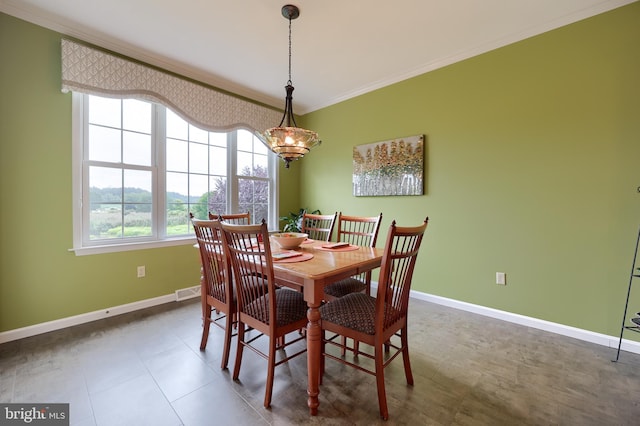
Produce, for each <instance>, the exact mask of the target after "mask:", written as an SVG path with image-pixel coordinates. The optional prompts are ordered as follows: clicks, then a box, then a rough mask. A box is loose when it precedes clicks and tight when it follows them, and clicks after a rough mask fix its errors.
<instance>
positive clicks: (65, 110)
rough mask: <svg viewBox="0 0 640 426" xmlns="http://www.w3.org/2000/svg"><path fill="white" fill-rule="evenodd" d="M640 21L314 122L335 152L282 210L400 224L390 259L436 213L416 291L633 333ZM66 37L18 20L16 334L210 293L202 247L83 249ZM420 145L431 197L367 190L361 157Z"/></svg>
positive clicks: (8, 267) (540, 45) (3, 39)
mask: <svg viewBox="0 0 640 426" xmlns="http://www.w3.org/2000/svg"><path fill="white" fill-rule="evenodd" d="M638 22H640V4H639V3H633V4H631V5H629V6H626V7H623V8H620V9H617V10H614V11H612V12H609V13H605V14H602V15H599V16H597V17H594V18H591V19H588V20H585V21H581V22H578V23H576V24H573V25H570V26H567V27H564V28H561V29H558V30H555V31H551V32H549V33H546V34H543V35H540V36H537V37H534V38H531V39H528V40H525V41H523V42H520V43H516V44H513V45H510V46H507V47H504V48H501V49H498V50H495V51H492V52H489V53H487V54H484V55H480V56H478V57H475V58H472V59H469V60H466V61H463V62H460V63H457V64H454V65H451V66H448V67H445V68H442V69H439V70H436V71H433V72H430V73H427V74H424V75H421V76H418V77H415V78H413V79H410V80H407V81H404V82H401V83H398V84H395V85H392V86H389V87H387V88H384V89H380V90H377V91H375V92H372V93H369V94H366V95H363V96H360V97H358V98H354V99H351V100H348V101H345V102H342V103H340V104H337V105H334V106H332V107H329V108H325V109H323V110H320V111H316V112H313V113H311V114H308V115H307V116H304V117H302V118H301V122H302V123H304V125H305V126H308V127H309V128H313V129H314V130H316V131H318V132H319V133H320V135H321V137H322V139H323V143H322V145H321V146H320V147H318V148H316V149H314V150H313V152H311V153H310V154H309V155H308V156H307V157H305V158H304V159H303V160H301V161H299V162H295V163H293V164H292V165H291V169H289V170H284V169H281V175H280V176H281V186H280V196H281V202H280V209H281V214H286V213H287V212H289V211H296V210H297V209H298V208H299V207H309V208H312V209H316V208H319V209H321V210H322V211H323V212H331V211H337V210H341V211H343V212H345V213H349V214H362V215H369V214H370V215H374V214H377V213H379V212H381V211H382V212H383V214H384V219H383V229H382V232H381V235H380V238H379V246H382V244H383V242H384V238H385V236H386V230H387V228H388V226H389V224H390V223H391V220H393V219H395V220H396V221H397V222H398V223H399V224H400V225H403V224H416V223H418V222H419V221H421V220H422V219H423V218H424V217H425V216H427V215H428V216H429V217H430V225H429V229H428V230H427V236H426V239H425V241H424V245H423V249H422V251H421V253H420V261H419V264H418V267H417V270H416V273H415V277H414V283H413V287H414V289H416V290H418V291H422V292H425V293H430V294H435V295H440V296H444V297H449V298H453V299H457V300H461V301H466V302H470V303H474V304H479V305H483V306H488V307H492V308H496V309H501V310H505V311H509V312H515V313H518V314H522V315H527V316H531V317H535V318H541V319H544V320H548V321H553V322H557V323H561V324H567V325H571V326H575V327H579V328H583V329H587V330H592V331H595V332H602V333H606V334H611V335H616V334H617V333H618V332H619V327H620V319H621V316H622V308H623V303H624V298H625V295H626V286H627V282H628V273H629V268H630V263H631V255H632V251H633V246H634V243H635V237H636V233H637V230H638V225H640V214H639V213H640V194H638V192H637V189H636V188H637V187H638V186H640V172H639V170H638V167H637V160H638V158H640V140H639V139H640V119H639V117H640V102H639V101H638V100H639V99H640V87H639V85H638V76H640V49H638V46H639V45H640V43H639V42H640V26H639V25H637V23H638ZM59 42H60V35H59V34H57V33H55V32H52V31H49V30H45V29H43V28H40V27H37V26H35V25H32V24H29V23H26V22H24V21H21V20H18V19H15V18H13V17H10V16H8V15H4V14H0V64H1V65H0V93H2V96H0V120H1V121H0V187H1V192H0V331H6V330H11V329H15V328H19V327H24V326H28V325H33V324H38V323H41V322H45V321H50V320H55V319H59V318H64V317H68V316H72V315H77V314H81V313H85V312H91V311H94V310H98V309H102V308H107V307H111V306H116V305H122V304H125V303H130V302H134V301H138V300H143V299H148V298H151V297H155V296H160V295H165V294H169V293H172V292H173V291H174V290H175V289H178V288H184V287H188V286H192V285H196V284H197V283H198V275H199V274H198V269H199V266H198V258H197V253H196V252H195V250H194V249H193V248H192V247H191V246H179V247H171V248H163V249H154V250H142V251H130V252H124V253H114V254H104V255H92V256H75V255H74V254H73V253H71V252H69V251H68V249H69V248H71V246H72V229H71V226H72V222H71V203H72V200H71V189H72V188H71V97H70V95H69V94H63V93H61V92H60V46H59ZM344 66H348V64H344ZM302 123H301V124H302ZM415 134H424V135H425V136H426V166H425V180H426V186H425V195H424V196H416V197H358V198H356V197H353V196H352V195H351V170H352V164H351V151H352V147H353V146H354V145H359V144H364V143H371V142H375V141H381V140H387V139H393V138H397V137H402V136H410V135H415ZM327 188H331V190H330V191H328V190H327ZM137 265H145V266H146V270H147V277H145V278H143V279H138V278H136V266H137ZM496 271H501V272H506V273H507V286H504V287H503V286H498V285H496V284H495V272H496ZM638 294H639V297H637V298H636V299H635V301H636V302H637V303H636V304H635V306H637V307H638V309H637V310H639V311H640V291H638ZM632 306H633V305H632ZM632 309H633V308H632ZM632 312H635V311H632Z"/></svg>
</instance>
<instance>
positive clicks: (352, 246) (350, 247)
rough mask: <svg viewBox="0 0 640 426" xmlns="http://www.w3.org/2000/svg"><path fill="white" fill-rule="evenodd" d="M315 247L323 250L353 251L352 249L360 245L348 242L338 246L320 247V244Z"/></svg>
mask: <svg viewBox="0 0 640 426" xmlns="http://www.w3.org/2000/svg"><path fill="white" fill-rule="evenodd" d="M316 248H317V249H318V250H324V251H353V250H358V249H359V248H360V246H354V245H353V244H349V245H348V246H345V247H338V248H328V247H322V246H318V247H316Z"/></svg>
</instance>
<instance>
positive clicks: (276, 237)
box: [270, 232, 309, 250]
mask: <svg viewBox="0 0 640 426" xmlns="http://www.w3.org/2000/svg"><path fill="white" fill-rule="evenodd" d="M308 236H309V235H308V234H303V233H302V232H279V233H275V234H271V235H270V238H271V239H272V241H275V242H276V244H278V245H279V246H280V247H282V248H283V249H286V250H289V249H294V248H296V247H299V246H300V244H302V242H303V241H304V240H306V239H307V237H308Z"/></svg>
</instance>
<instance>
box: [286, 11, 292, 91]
mask: <svg viewBox="0 0 640 426" xmlns="http://www.w3.org/2000/svg"><path fill="white" fill-rule="evenodd" d="M287 84H291V85H293V83H292V82H291V18H289V81H288V82H287Z"/></svg>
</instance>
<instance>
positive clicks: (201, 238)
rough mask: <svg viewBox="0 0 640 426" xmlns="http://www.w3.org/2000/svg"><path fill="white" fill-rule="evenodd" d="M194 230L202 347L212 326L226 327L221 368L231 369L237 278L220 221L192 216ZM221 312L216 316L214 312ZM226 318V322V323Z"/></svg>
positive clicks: (204, 346)
mask: <svg viewBox="0 0 640 426" xmlns="http://www.w3.org/2000/svg"><path fill="white" fill-rule="evenodd" d="M191 223H192V224H193V230H194V231H195V234H196V239H197V240H198V249H199V251H200V261H201V269H200V274H201V276H200V295H201V299H202V321H203V328H202V339H201V340H200V350H204V349H205V348H206V347H207V340H208V338H209V328H210V325H211V324H215V325H217V326H218V327H220V328H222V329H223V330H224V340H223V345H222V361H221V365H220V368H222V369H225V368H227V364H228V362H229V349H230V347H231V337H232V326H233V323H234V319H235V317H236V302H235V300H234V296H233V288H232V286H233V284H232V282H233V280H232V274H231V268H230V266H229V263H228V262H226V261H225V259H224V251H223V244H222V239H221V229H220V227H219V225H220V222H219V221H218V220H197V219H194V218H192V219H191ZM214 310H215V311H216V312H217V313H220V314H221V315H219V316H217V317H215V318H213V311H214ZM222 320H224V324H222Z"/></svg>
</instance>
